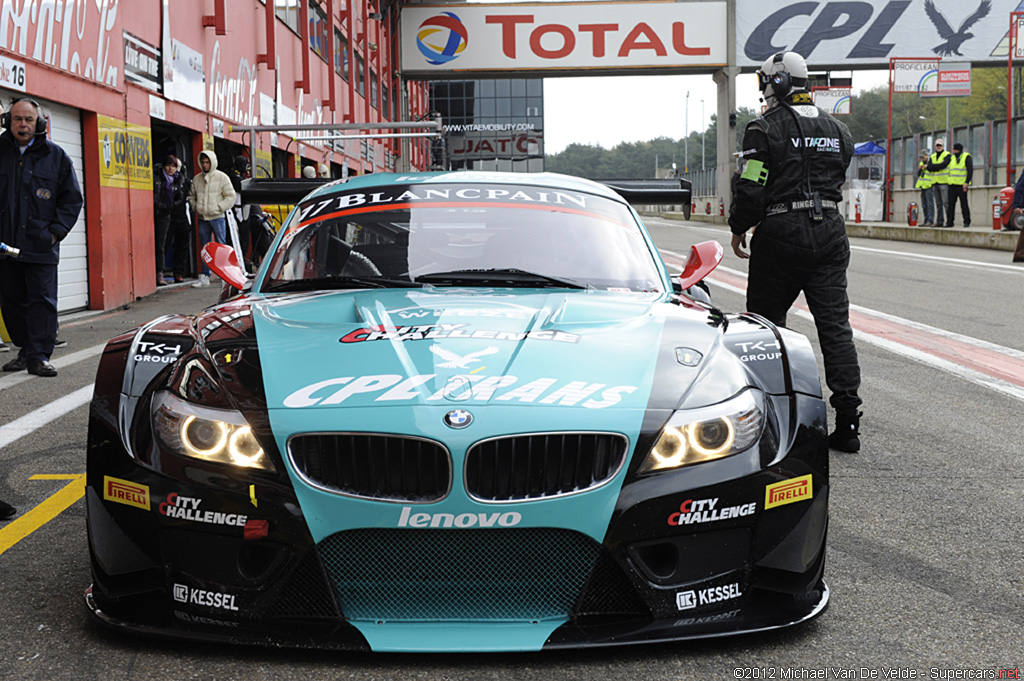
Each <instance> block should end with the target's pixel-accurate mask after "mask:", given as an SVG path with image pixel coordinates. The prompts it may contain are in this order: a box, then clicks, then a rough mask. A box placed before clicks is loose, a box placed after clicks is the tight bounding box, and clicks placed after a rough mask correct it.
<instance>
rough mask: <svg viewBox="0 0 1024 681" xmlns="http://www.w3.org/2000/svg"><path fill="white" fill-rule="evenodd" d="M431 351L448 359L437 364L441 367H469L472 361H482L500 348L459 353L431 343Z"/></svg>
mask: <svg viewBox="0 0 1024 681" xmlns="http://www.w3.org/2000/svg"><path fill="white" fill-rule="evenodd" d="M430 351H431V352H432V353H434V354H435V355H437V356H438V357H440V358H441V359H443V360H447V361H445V362H441V363H440V364H438V365H437V366H438V367H440V368H441V369H468V368H469V365H470V364H471V363H473V362H479V361H481V360H480V358H481V357H484V356H486V355H493V354H494V353H496V352H498V348H495V347H489V348H485V349H483V350H478V351H477V352H471V353H469V354H468V355H458V354H456V353H454V352H452V351H451V350H445V349H444V348H442V347H441V346H440V345H431V346H430Z"/></svg>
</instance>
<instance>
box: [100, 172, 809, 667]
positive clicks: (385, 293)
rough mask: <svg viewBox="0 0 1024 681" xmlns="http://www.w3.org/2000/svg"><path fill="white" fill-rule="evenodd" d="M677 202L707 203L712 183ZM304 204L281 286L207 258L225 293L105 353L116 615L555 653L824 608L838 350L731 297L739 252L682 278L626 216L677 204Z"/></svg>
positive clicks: (554, 181)
mask: <svg viewBox="0 0 1024 681" xmlns="http://www.w3.org/2000/svg"><path fill="white" fill-rule="evenodd" d="M286 184H287V182H285V181H274V182H273V183H271V184H269V185H267V184H265V183H264V184H263V185H257V184H255V182H254V181H250V184H249V185H248V186H247V187H246V189H245V191H246V192H248V195H249V197H250V198H251V199H252V200H263V201H264V202H266V200H267V199H268V197H269V195H271V194H274V193H275V192H277V193H287V191H288V190H287V188H286V187H285V188H282V186H283V185H286ZM308 189H309V187H308V186H305V187H304V189H303V191H306V190H308ZM261 192H262V194H261ZM655 193H657V192H655ZM668 194H670V195H671V196H670V199H667V200H671V201H672V202H675V203H682V204H683V205H685V206H687V207H688V205H689V201H690V200H689V191H688V187H687V186H686V185H685V184H684V185H682V186H679V185H677V190H676V191H675V192H674V193H673V192H668ZM258 197H259V198H258ZM680 199H683V200H680ZM247 200H249V199H247ZM276 200H277V202H279V203H284V202H287V201H290V202H292V203H296V207H295V209H294V210H293V211H292V212H291V214H290V215H289V217H288V219H287V220H286V222H285V224H284V225H283V227H282V229H281V230H280V232H279V233H278V235H277V236H276V238H275V241H274V244H273V246H272V248H271V251H270V253H269V254H268V255H267V257H266V258H265V259H264V261H263V263H262V265H261V266H260V267H259V269H258V270H257V271H256V272H255V273H253V274H252V275H250V274H249V273H247V272H246V271H245V270H244V269H243V268H242V267H240V266H239V258H238V257H237V253H235V252H234V251H233V250H232V249H231V247H229V246H225V245H220V244H211V245H210V246H208V247H207V248H206V250H204V254H203V257H204V259H205V260H206V261H207V262H209V263H210V265H211V267H212V268H213V270H214V271H215V272H216V273H217V274H218V275H219V276H220V277H221V278H222V279H223V280H224V288H223V291H222V294H221V299H220V301H219V302H218V303H217V304H215V305H213V306H212V307H210V308H208V309H206V310H204V311H202V312H200V313H198V314H189V315H185V314H183V315H172V316H165V317H161V318H159V319H155V320H153V321H151V322H149V323H147V324H145V325H143V326H141V327H140V328H137V329H135V330H132V331H130V332H127V333H125V334H123V335H121V336H119V337H117V338H114V339H113V340H111V341H110V343H109V344H108V345H107V347H106V349H105V351H104V353H103V356H102V359H101V363H100V366H99V370H98V373H97V379H96V388H95V396H94V398H93V400H92V405H91V411H90V424H89V437H88V472H87V489H86V502H87V511H88V513H87V517H88V540H89V550H90V555H91V567H92V575H93V583H92V585H91V586H90V587H89V588H88V589H87V591H86V602H87V604H88V607H89V608H90V609H91V611H92V613H93V614H94V615H95V617H96V618H97V619H98V620H99V621H100V622H103V623H105V624H107V625H111V626H113V627H117V628H120V629H124V630H128V631H133V632H137V633H143V634H151V635H158V636H166V637H177V638H185V639H200V640H214V641H224V642H232V643H250V644H267V645H276V646H295V647H316V648H328V649H352V650H367V651H513V650H515V651H519V650H523V651H526V650H531V651H532V650H542V649H552V648H566V647H585V646H603V645H621V644H633V643H642V642H653V641H665V640H675V639H693V638H701V637H713V636H721V635H725V634H738V633H743V632H755V631H764V630H767V629H773V628H779V627H786V626H790V625H795V624H797V623H800V622H804V621H807V620H810V619H811V618H814V617H815V616H817V615H819V614H821V613H822V612H823V611H824V610H825V609H826V606H827V604H828V599H829V591H828V588H827V587H826V585H825V582H824V581H823V568H824V563H825V538H826V531H827V525H828V491H829V482H828V449H827V443H826V432H825V425H826V409H825V404H824V401H823V400H822V395H821V389H820V384H819V379H818V372H817V363H816V361H815V358H814V355H813V353H812V349H811V346H810V344H809V343H808V341H807V340H806V339H805V338H804V337H803V336H801V335H799V334H797V333H795V332H793V331H789V330H787V329H784V328H778V327H776V326H773V325H772V324H771V323H769V322H768V321H766V320H765V319H763V318H761V317H758V316H756V315H753V314H747V313H738V314H734V313H726V312H724V311H722V310H720V309H718V308H717V307H715V306H714V305H713V304H712V303H711V300H710V298H709V296H708V295H707V294H706V293H705V292H704V291H702V290H701V289H700V288H699V287H698V283H699V282H701V280H702V279H704V278H705V277H706V276H707V275H708V274H709V273H711V272H712V270H714V268H715V267H716V266H717V264H718V263H719V262H720V260H721V258H722V247H721V246H720V245H719V244H718V243H716V242H705V243H702V244H697V245H694V246H693V247H692V248H691V251H690V254H689V258H688V260H687V261H686V263H685V266H684V267H683V269H682V272H681V273H680V274H679V276H678V277H673V276H670V273H669V270H668V269H667V267H666V265H665V263H664V261H663V260H662V258H661V257H660V256H659V252H658V250H657V248H656V246H655V244H654V243H653V241H652V239H651V237H650V235H649V234H648V233H647V231H646V229H645V228H644V226H643V223H642V221H641V219H640V217H639V214H638V213H637V212H636V210H635V209H634V208H633V207H632V206H631V205H630V203H629V201H633V202H635V203H639V204H644V203H653V202H655V201H656V199H652V197H651V195H650V192H647V193H645V191H644V190H637V189H633V188H630V187H626V186H622V185H618V186H617V188H613V187H612V186H609V185H606V184H602V183H597V182H592V181H588V180H582V179H578V178H571V177H566V176H560V175H555V174H546V173H541V174H512V173H482V172H433V173H410V174H373V175H366V176H360V177H356V178H354V179H350V180H348V181H346V182H341V181H338V182H332V183H329V184H324V185H322V186H317V187H316V188H314V189H312V191H310V192H309V193H308V194H307V195H305V196H303V197H301V198H294V197H288V196H278V197H277V198H276Z"/></svg>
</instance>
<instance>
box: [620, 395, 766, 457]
mask: <svg viewBox="0 0 1024 681" xmlns="http://www.w3.org/2000/svg"><path fill="white" fill-rule="evenodd" d="M763 425H764V396H763V395H762V394H761V392H760V391H759V390H753V389H749V390H744V391H743V392H742V393H740V394H739V395H737V396H736V397H734V398H732V399H731V400H727V401H725V402H722V403H720V404H716V405H712V406H710V407H704V408H702V409H688V410H686V411H679V412H676V413H675V414H673V415H672V418H671V419H669V422H668V424H667V425H666V426H665V428H664V429H663V430H662V431H661V436H660V437H659V438H658V441H657V442H656V443H655V445H654V447H653V448H652V449H651V451H650V452H649V453H648V454H647V458H646V459H645V460H644V463H643V465H642V466H640V471H639V472H640V473H651V472H656V471H664V470H671V469H674V468H681V467H683V466H690V465H693V464H695V463H703V462H705V461H714V460H716V459H722V458H725V457H727V456H732V455H733V454H739V453H740V452H742V451H744V450H746V449H748V448H749V447H750V446H751V445H753V444H754V443H755V442H757V439H758V438H759V437H760V436H761V429H762V427H763Z"/></svg>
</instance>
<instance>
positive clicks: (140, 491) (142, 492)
mask: <svg viewBox="0 0 1024 681" xmlns="http://www.w3.org/2000/svg"><path fill="white" fill-rule="evenodd" d="M103 498H104V499H105V500H106V501H113V502H115V503H118V504H125V505H126V506H135V507H136V508H141V509H145V510H147V511H148V510H149V487H148V486H146V485H139V484H137V483H134V482H131V481H129V480H122V479H120V478H112V477H110V476H109V475H104V476H103Z"/></svg>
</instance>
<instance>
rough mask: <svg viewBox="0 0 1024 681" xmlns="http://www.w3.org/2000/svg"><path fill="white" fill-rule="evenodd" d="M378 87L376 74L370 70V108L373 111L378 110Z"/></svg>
mask: <svg viewBox="0 0 1024 681" xmlns="http://www.w3.org/2000/svg"><path fill="white" fill-rule="evenodd" d="M379 89H380V86H379V85H378V84H377V72H376V71H374V70H373V69H370V106H372V107H373V108H374V109H376V108H378V104H377V91H378V90H379Z"/></svg>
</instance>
